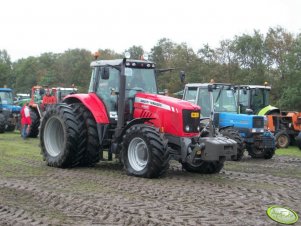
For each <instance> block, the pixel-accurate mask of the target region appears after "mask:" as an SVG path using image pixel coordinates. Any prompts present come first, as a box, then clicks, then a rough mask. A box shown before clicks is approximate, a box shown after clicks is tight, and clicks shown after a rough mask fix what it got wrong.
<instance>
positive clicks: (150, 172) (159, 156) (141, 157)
mask: <svg viewBox="0 0 301 226" xmlns="http://www.w3.org/2000/svg"><path fill="white" fill-rule="evenodd" d="M121 146H122V159H123V164H124V168H125V170H126V172H127V173H128V175H133V176H137V177H145V178H156V177H160V176H161V175H163V174H164V173H165V172H166V171H167V169H168V167H169V153H168V150H167V141H166V140H165V139H164V137H163V134H160V133H159V131H158V129H156V128H154V127H152V126H148V125H144V124H137V125H133V126H132V127H131V128H129V129H128V130H127V131H126V134H125V135H124V137H123V142H122V144H121Z"/></svg>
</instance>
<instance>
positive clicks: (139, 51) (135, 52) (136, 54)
mask: <svg viewBox="0 0 301 226" xmlns="http://www.w3.org/2000/svg"><path fill="white" fill-rule="evenodd" d="M124 52H129V53H130V54H131V59H141V56H142V55H143V54H144V50H143V48H142V46H135V45H134V46H132V47H130V48H128V49H127V50H125V51H124Z"/></svg>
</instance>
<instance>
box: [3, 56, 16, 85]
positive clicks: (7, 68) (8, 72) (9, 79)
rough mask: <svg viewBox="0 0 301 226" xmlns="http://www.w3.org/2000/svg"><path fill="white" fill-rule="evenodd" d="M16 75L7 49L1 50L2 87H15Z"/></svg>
mask: <svg viewBox="0 0 301 226" xmlns="http://www.w3.org/2000/svg"><path fill="white" fill-rule="evenodd" d="M14 83H15V76H13V74H12V63H11V60H10V56H9V55H8V53H7V51H6V50H0V87H3V86H5V85H6V86H7V87H9V88H11V87H13V86H14Z"/></svg>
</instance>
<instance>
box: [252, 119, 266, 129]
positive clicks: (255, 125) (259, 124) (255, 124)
mask: <svg viewBox="0 0 301 226" xmlns="http://www.w3.org/2000/svg"><path fill="white" fill-rule="evenodd" d="M253 128H264V119H263V117H254V118H253Z"/></svg>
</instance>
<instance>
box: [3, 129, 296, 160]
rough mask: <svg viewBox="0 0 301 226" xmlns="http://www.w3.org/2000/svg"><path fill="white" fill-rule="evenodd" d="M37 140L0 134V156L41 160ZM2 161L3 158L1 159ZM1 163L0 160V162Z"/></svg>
mask: <svg viewBox="0 0 301 226" xmlns="http://www.w3.org/2000/svg"><path fill="white" fill-rule="evenodd" d="M39 142H40V141H39V139H38V138H28V139H26V140H23V139H22V138H21V136H20V133H19V132H14V133H3V134H0V151H1V152H0V155H6V154H9V155H12V156H14V155H17V156H18V155H22V153H24V152H27V155H29V156H31V157H33V158H41V155H40V147H39ZM276 155H279V156H295V157H301V150H299V148H298V147H294V146H290V147H289V148H285V149H277V150H276ZM1 159H3V158H1ZM0 162H1V160H0Z"/></svg>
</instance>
